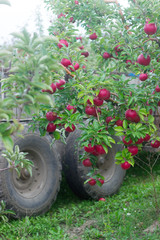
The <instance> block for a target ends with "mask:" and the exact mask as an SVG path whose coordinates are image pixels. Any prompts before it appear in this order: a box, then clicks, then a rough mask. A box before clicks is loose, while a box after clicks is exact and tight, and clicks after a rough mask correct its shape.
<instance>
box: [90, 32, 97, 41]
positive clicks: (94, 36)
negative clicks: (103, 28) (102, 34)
mask: <svg viewBox="0 0 160 240" xmlns="http://www.w3.org/2000/svg"><path fill="white" fill-rule="evenodd" d="M97 37H98V36H97V34H96V33H93V34H91V35H90V36H89V38H90V39H91V40H96V39H97Z"/></svg>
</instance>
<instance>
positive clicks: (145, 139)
mask: <svg viewBox="0 0 160 240" xmlns="http://www.w3.org/2000/svg"><path fill="white" fill-rule="evenodd" d="M150 138H151V137H150V135H149V134H147V133H146V136H145V137H144V138H143V140H144V142H148V141H149V140H150Z"/></svg>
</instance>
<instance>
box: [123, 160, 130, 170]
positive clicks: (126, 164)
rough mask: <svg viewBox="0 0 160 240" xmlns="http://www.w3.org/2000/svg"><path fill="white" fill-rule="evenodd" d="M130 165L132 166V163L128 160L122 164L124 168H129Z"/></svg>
mask: <svg viewBox="0 0 160 240" xmlns="http://www.w3.org/2000/svg"><path fill="white" fill-rule="evenodd" d="M130 167H131V164H130V163H129V162H127V161H126V162H124V163H122V164H121V168H123V169H124V170H127V169H129V168H130Z"/></svg>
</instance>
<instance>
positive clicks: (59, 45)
mask: <svg viewBox="0 0 160 240" xmlns="http://www.w3.org/2000/svg"><path fill="white" fill-rule="evenodd" d="M62 44H64V45H65V46H66V47H68V42H67V41H66V40H64V39H61V40H60V41H59V43H58V47H59V48H62V47H63V45H62Z"/></svg>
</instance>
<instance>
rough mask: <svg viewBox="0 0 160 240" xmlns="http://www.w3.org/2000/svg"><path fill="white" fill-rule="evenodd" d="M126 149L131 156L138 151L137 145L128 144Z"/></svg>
mask: <svg viewBox="0 0 160 240" xmlns="http://www.w3.org/2000/svg"><path fill="white" fill-rule="evenodd" d="M128 151H129V152H130V153H131V154H132V156H134V155H136V154H137V153H138V147H137V146H129V147H128Z"/></svg>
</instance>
